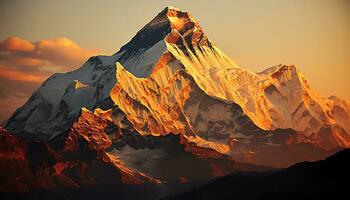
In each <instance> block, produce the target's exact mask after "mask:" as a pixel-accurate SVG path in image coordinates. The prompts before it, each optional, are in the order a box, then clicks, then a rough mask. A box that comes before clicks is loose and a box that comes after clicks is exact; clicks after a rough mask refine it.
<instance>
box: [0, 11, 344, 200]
mask: <svg viewBox="0 0 350 200" xmlns="http://www.w3.org/2000/svg"><path fill="white" fill-rule="evenodd" d="M349 113H350V105H349V103H348V102H347V101H344V100H341V99H339V98H337V97H331V98H324V97H322V96H321V95H319V94H318V93H317V92H315V91H314V90H313V89H312V88H311V87H310V85H309V84H308V83H307V81H306V78H305V77H304V76H303V74H302V73H301V72H300V71H299V70H298V69H297V68H296V67H295V66H286V65H276V66H274V67H271V68H269V69H266V70H264V71H262V72H260V73H253V72H249V71H247V70H245V69H243V68H240V67H239V66H237V65H236V64H235V63H234V62H233V61H232V60H230V59H229V58H228V57H227V56H226V55H225V54H224V53H223V52H222V51H221V50H220V49H219V48H218V47H216V45H215V44H214V43H213V42H212V41H210V40H209V39H208V38H207V36H206V35H205V33H204V32H203V30H202V28H201V27H200V25H199V23H198V22H197V21H196V20H195V19H194V18H193V17H192V16H191V14H189V13H188V12H184V11H181V10H179V9H176V8H172V7H167V8H165V9H164V10H163V11H161V12H160V13H159V14H158V15H157V16H156V17H155V18H154V19H153V20H151V21H150V22H149V23H148V24H146V25H145V26H144V27H143V28H142V29H141V30H140V31H139V32H138V33H137V34H136V35H135V36H134V37H133V38H132V39H131V40H130V42H128V43H127V44H126V45H124V46H123V47H122V48H121V49H120V50H119V51H118V52H117V53H115V54H113V55H111V56H95V57H92V58H90V59H89V60H88V61H87V62H86V63H85V64H83V66H81V67H80V68H78V69H76V70H74V71H71V72H67V73H60V74H54V75H52V76H51V77H50V78H48V79H47V80H46V81H45V82H44V83H43V84H42V85H41V86H40V87H39V88H38V89H37V91H35V92H34V93H33V95H32V96H31V97H30V99H29V100H28V101H27V102H26V103H25V104H24V105H23V106H22V107H21V108H19V109H18V110H17V111H16V112H15V113H14V114H13V116H12V117H11V118H10V119H9V120H8V122H7V123H6V125H5V129H1V131H2V134H3V136H2V137H3V140H2V141H1V144H2V146H3V149H2V151H3V153H2V154H1V166H0V167H1V168H3V169H7V164H9V165H14V166H16V167H18V168H19V171H21V173H20V175H18V176H17V175H16V174H12V173H7V172H8V170H4V171H3V172H4V173H3V174H4V177H6V179H3V180H6V181H3V182H1V183H0V186H2V187H1V188H0V189H1V191H7V192H10V193H11V192H16V191H19V192H24V193H26V194H31V195H36V194H37V193H36V192H34V193H32V192H33V191H42V190H44V191H46V190H49V191H53V192H54V194H61V193H63V194H70V193H69V192H68V193H66V191H65V189H68V190H69V191H70V192H71V191H72V190H75V188H77V187H79V188H83V189H85V188H90V189H91V190H90V189H86V190H85V192H89V191H92V190H94V189H93V188H95V190H96V191H100V188H104V187H105V188H111V191H113V189H112V188H114V187H118V188H119V189H121V188H122V189H121V190H124V189H125V190H127V189H126V188H129V189H130V191H133V195H136V196H135V197H134V196H125V198H128V197H129V198H132V199H137V198H151V197H157V196H160V195H163V196H164V195H169V194H172V193H174V192H179V191H182V190H184V189H186V188H189V187H193V186H195V185H198V184H201V183H204V182H206V181H208V180H210V179H212V178H214V177H218V176H224V175H227V174H229V173H231V172H234V171H264V170H271V169H272V167H287V166H290V165H292V164H294V163H297V162H300V161H304V160H309V161H315V160H319V159H323V158H325V157H327V156H328V155H331V154H332V153H334V152H337V151H339V150H341V149H343V148H347V147H349V146H350V135H349V134H350V126H349V124H350V114H349ZM31 144H35V145H34V146H35V148H34V149H33V148H31ZM38 145H39V146H40V148H39V147H38V148H39V150H38V149H37V148H36V147H37V146H38ZM12 146H13V147H12ZM13 148H15V150H16V151H14V152H16V153H12V152H11V151H12V150H11V149H13ZM11 163H12V164H11ZM33 163H34V164H33ZM247 163H249V164H247ZM33 166H35V167H33ZM263 166H272V167H263ZM5 172H6V173H5ZM22 172H23V174H22ZM38 174H39V175H40V176H39V175H38ZM109 174H111V175H110V176H109ZM105 176H109V177H108V178H104V177H105ZM38 177H41V178H40V179H38ZM115 184H117V185H115ZM63 188H64V191H62V189H63ZM96 188H97V189H96ZM145 188H148V191H150V192H149V193H147V195H146V194H145V196H141V197H139V196H137V195H138V194H139V193H138V192H136V191H142V190H143V189H145ZM57 191H58V193H57ZM75 191H79V190H75ZM101 191H102V190H101ZM128 191H129V190H128ZM85 192H83V193H82V194H86V193H85ZM78 194H81V193H80V192H78V193H77V195H78ZM148 194H149V195H148ZM111 195H112V196H113V195H114V194H113V193H111ZM120 198H121V197H120Z"/></svg>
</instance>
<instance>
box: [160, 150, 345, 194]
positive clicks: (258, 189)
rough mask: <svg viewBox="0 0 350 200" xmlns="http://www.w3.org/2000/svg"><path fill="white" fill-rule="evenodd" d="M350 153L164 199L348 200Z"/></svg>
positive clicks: (214, 183) (234, 177) (231, 177)
mask: <svg viewBox="0 0 350 200" xmlns="http://www.w3.org/2000/svg"><path fill="white" fill-rule="evenodd" d="M349 161H350V149H345V150H342V151H340V152H338V153H336V154H335V155H333V156H330V157H328V158H327V159H325V160H321V161H317V162H301V163H298V164H295V165H293V166H291V167H289V168H287V169H284V170H281V171H278V172H270V173H266V172H260V173H234V174H232V175H229V176H225V177H222V178H218V179H216V180H213V181H211V182H210V183H208V184H206V185H203V186H201V187H199V188H197V189H194V190H191V191H189V192H186V193H184V194H180V195H178V196H173V197H168V198H164V199H168V200H170V199H177V200H187V199H188V200H190V199H191V200H193V199H202V200H205V199H239V200H247V199H259V200H260V199H266V200H267V199H268V200H271V199H347V195H348V191H347V186H348V182H349V180H350V172H349V169H350V162H349Z"/></svg>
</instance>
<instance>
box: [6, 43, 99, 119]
mask: <svg viewBox="0 0 350 200" xmlns="http://www.w3.org/2000/svg"><path fill="white" fill-rule="evenodd" d="M97 53H98V50H96V49H86V48H83V47H81V46H79V45H78V44H77V43H76V42H74V41H72V40H70V39H68V38H54V39H45V40H39V41H36V42H31V41H28V40H26V39H23V38H19V37H9V38H7V39H5V40H3V41H0V90H1V91H0V108H1V111H2V113H6V114H1V115H0V122H1V121H3V120H4V119H5V118H7V117H9V116H8V115H9V113H12V112H13V111H14V107H16V108H17V107H19V106H21V105H22V104H23V103H24V102H25V101H26V99H27V98H28V97H29V96H30V95H31V93H32V92H33V91H34V90H35V88H37V87H38V86H39V85H40V84H41V82H43V81H44V80H45V79H46V78H48V77H49V76H50V75H51V74H52V73H56V72H67V71H71V70H73V69H75V68H78V67H79V66H81V65H82V64H83V63H84V62H85V61H86V60H87V59H88V58H89V57H91V56H93V55H96V54H97ZM8 102H13V104H11V106H7V104H8ZM4 115H6V116H4Z"/></svg>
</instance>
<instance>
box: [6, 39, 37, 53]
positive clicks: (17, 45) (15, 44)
mask: <svg viewBox="0 0 350 200" xmlns="http://www.w3.org/2000/svg"><path fill="white" fill-rule="evenodd" d="M34 48H35V46H34V44H33V43H32V42H29V41H27V40H24V39H22V38H19V37H9V38H7V39H5V40H4V41H2V42H1V43H0V51H23V52H26V51H29V52H30V51H33V50H34Z"/></svg>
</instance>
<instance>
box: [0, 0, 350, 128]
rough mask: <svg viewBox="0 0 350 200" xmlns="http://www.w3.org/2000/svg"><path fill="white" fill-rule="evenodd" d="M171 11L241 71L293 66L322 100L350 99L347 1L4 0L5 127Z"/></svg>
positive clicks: (0, 40)
mask: <svg viewBox="0 0 350 200" xmlns="http://www.w3.org/2000/svg"><path fill="white" fill-rule="evenodd" d="M166 6H173V7H178V8H180V9H182V10H185V11H188V12H190V13H191V14H192V15H193V16H194V18H195V19H196V20H197V21H198V22H199V23H200V24H201V26H202V28H203V30H204V32H205V33H206V35H207V36H208V37H209V38H210V39H211V41H213V42H214V43H215V44H216V45H217V46H218V47H219V48H220V49H221V50H223V51H224V52H225V53H226V54H227V55H228V56H229V57H231V58H232V59H233V60H234V61H235V62H236V63H237V64H238V65H240V66H241V67H243V68H246V69H249V70H251V71H254V72H259V71H262V70H263V69H265V68H268V67H271V66H274V65H277V64H288V65H290V64H294V65H295V66H297V67H298V68H299V69H300V70H301V71H302V73H303V74H304V75H305V76H306V78H307V79H308V81H309V83H310V84H311V85H312V86H313V88H315V89H316V90H317V91H318V92H319V93H321V94H322V95H323V96H326V97H328V96H330V95H337V96H339V97H341V98H344V99H346V100H350V92H349V91H350V83H349V80H348V79H349V78H350V1H348V0H308V1H304V0H265V1H260V0H227V1H225V0H217V1H207V0H191V1H165V0H162V1H161V0H149V1H147V0H145V1H136V0H128V1H118V0H90V1H85V0H74V1H70V0H56V1H54V0H52V1H45V0H30V1H29V0H28V1H26V0H1V1H0V27H1V29H0V110H1V112H0V122H1V121H3V120H5V119H6V118H8V117H9V116H10V115H11V114H12V113H13V112H14V111H15V109H16V108H18V107H19V106H21V105H23V103H25V101H26V100H27V99H28V98H29V97H30V95H31V94H32V93H33V92H34V91H35V89H36V88H37V87H38V86H39V85H40V84H41V83H42V81H44V80H45V79H46V78H47V77H48V76H50V75H51V74H52V73H55V72H67V71H70V70H73V69H75V68H78V67H79V66H81V65H82V64H83V63H84V62H85V61H86V59H88V58H89V57H90V56H93V55H97V54H113V53H115V52H117V51H118V50H119V49H120V47H121V46H123V45H124V44H126V43H127V42H128V41H129V40H130V39H131V38H132V37H133V36H134V35H135V34H136V32H137V31H138V30H140V29H141V28H142V27H143V26H144V25H145V24H146V23H147V22H149V21H150V20H151V19H152V18H154V17H155V16H156V15H157V14H158V13H159V12H160V11H161V10H163V9H164V8H165V7H166Z"/></svg>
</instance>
